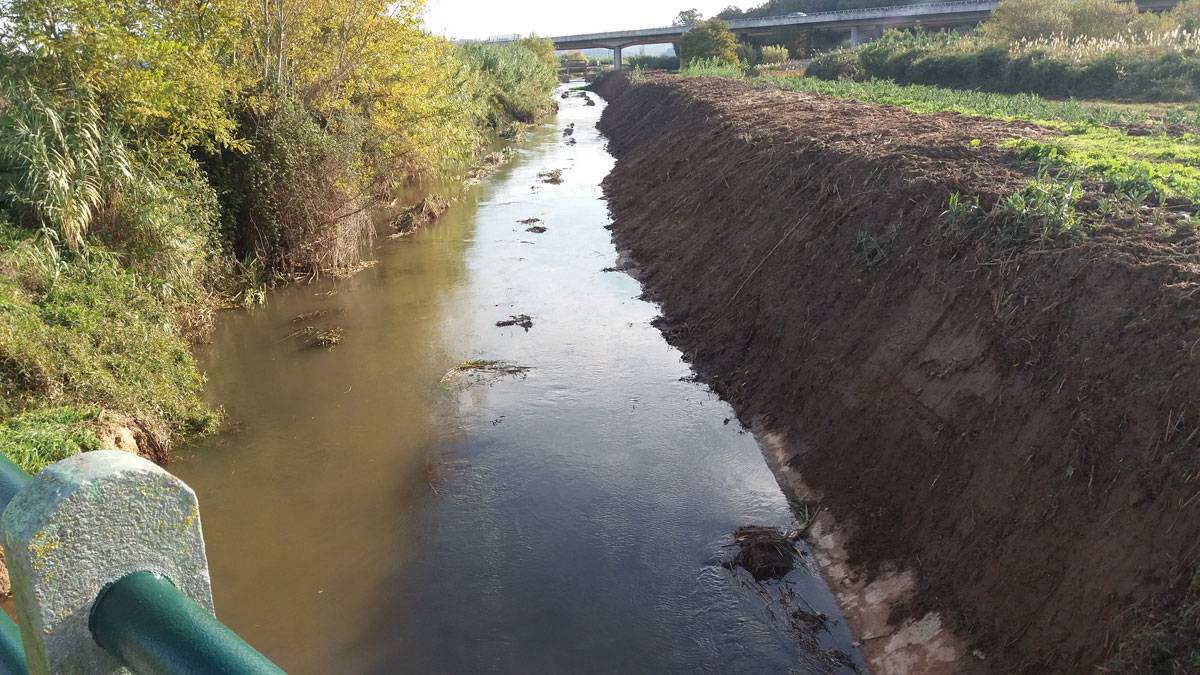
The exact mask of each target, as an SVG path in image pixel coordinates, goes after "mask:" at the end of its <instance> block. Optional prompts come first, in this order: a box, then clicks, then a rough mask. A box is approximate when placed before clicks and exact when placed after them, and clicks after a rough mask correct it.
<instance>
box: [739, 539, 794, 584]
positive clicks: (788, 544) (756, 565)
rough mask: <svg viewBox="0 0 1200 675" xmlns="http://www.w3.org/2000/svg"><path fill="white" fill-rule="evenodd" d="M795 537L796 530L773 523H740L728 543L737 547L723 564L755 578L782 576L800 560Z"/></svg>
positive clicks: (776, 577)
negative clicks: (775, 525) (769, 525)
mask: <svg viewBox="0 0 1200 675" xmlns="http://www.w3.org/2000/svg"><path fill="white" fill-rule="evenodd" d="M797 539H799V533H796V532H784V531H782V530H780V529H778V528H774V527H766V526H763V525H747V526H745V527H739V528H738V529H737V531H736V532H734V533H733V543H732V544H729V545H728V548H730V549H736V551H735V552H734V554H733V558H731V559H730V560H727V561H726V562H724V563H723V564H724V566H725V567H726V568H728V569H734V568H737V567H740V568H742V569H744V570H746V571H747V572H749V573H750V575H751V576H753V577H754V580H755V581H767V580H770V579H782V578H783V577H784V576H786V575H787V573H788V572H791V571H792V570H793V569H795V568H796V564H797V563H798V562H799V561H800V551H799V550H797V549H796V540H797Z"/></svg>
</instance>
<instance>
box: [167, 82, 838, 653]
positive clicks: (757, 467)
mask: <svg viewBox="0 0 1200 675" xmlns="http://www.w3.org/2000/svg"><path fill="white" fill-rule="evenodd" d="M597 102H598V105H596V106H587V105H585V104H584V101H583V100H582V99H581V98H578V97H572V98H570V99H567V100H562V101H560V103H561V104H562V108H561V111H560V112H559V114H558V115H557V116H556V118H553V119H552V120H550V121H549V122H547V123H545V124H544V125H542V126H540V127H538V128H537V129H535V130H534V131H533V132H532V133H531V134H530V135H529V137H528V138H526V139H525V140H523V141H521V142H519V143H517V144H516V145H515V146H514V151H515V154H514V158H513V160H512V161H511V162H510V163H508V164H506V165H505V166H504V167H502V168H501V169H500V170H499V171H497V172H496V173H494V174H493V175H492V176H490V177H488V178H487V179H485V180H484V181H483V183H482V184H479V185H476V186H474V187H471V188H467V189H465V190H463V191H462V193H461V196H460V199H459V201H458V202H457V203H456V204H455V205H454V206H453V207H452V208H451V210H450V211H449V212H448V213H447V214H446V215H445V216H444V217H443V218H442V219H441V220H440V221H438V223H437V224H436V225H434V226H433V227H431V228H428V229H426V230H424V231H421V232H419V233H417V234H414V235H411V236H409V237H405V238H403V239H399V240H390V239H381V240H379V241H378V242H377V244H376V246H375V247H374V250H373V257H374V258H376V259H377V260H378V264H377V265H375V266H374V267H372V268H370V269H367V270H365V271H363V272H361V273H359V274H358V275H356V276H354V277H352V278H350V279H346V280H342V281H325V282H320V283H316V284H309V285H293V286H290V287H286V288H283V289H281V290H279V291H276V292H273V293H271V294H270V297H269V299H268V302H267V303H266V304H265V305H264V306H262V307H259V308H256V309H253V310H250V311H246V312H231V313H229V314H228V315H226V316H225V317H223V318H222V320H221V322H220V326H219V327H218V330H217V332H216V335H215V337H214V340H213V342H212V344H211V345H210V346H209V347H207V348H205V349H204V350H203V351H202V353H201V354H200V358H201V363H202V366H203V368H204V370H205V372H206V373H207V375H208V378H209V386H208V395H209V397H210V401H211V402H212V403H213V404H214V405H218V406H220V407H222V408H223V409H224V410H225V412H226V415H227V423H226V426H225V430H224V431H223V432H222V433H220V434H218V435H215V436H212V437H209V438H206V439H204V440H202V441H201V442H199V443H195V444H193V445H191V446H189V447H185V448H181V449H180V450H179V451H178V452H177V458H176V460H175V461H174V463H173V464H172V465H171V469H172V471H173V472H175V473H176V474H178V475H179V476H180V477H181V478H183V479H184V480H185V481H187V482H188V483H189V484H190V485H192V487H193V488H194V489H195V490H196V492H197V494H198V495H199V498H200V503H201V513H202V514H203V519H204V522H203V526H204V533H205V538H206V541H207V545H208V555H209V562H210V565H211V570H212V577H213V587H214V592H215V596H216V603H217V611H218V615H219V616H220V618H221V619H222V620H223V621H225V622H226V623H227V624H228V625H229V626H231V627H232V628H233V629H234V630H236V631H238V632H239V633H240V634H241V635H242V636H244V637H245V638H246V639H247V640H248V641H250V642H251V643H252V644H254V645H255V646H257V647H258V648H259V649H261V650H262V651H263V652H264V653H265V654H267V655H268V656H269V657H271V658H272V659H274V660H275V661H276V662H277V663H279V664H280V665H281V666H282V667H284V668H285V669H286V670H288V671H289V672H291V673H333V672H338V673H351V672H354V673H359V672H363V673H366V672H396V671H405V672H421V673H433V672H447V673H463V672H481V671H487V672H572V673H588V672H615V671H626V672H655V673H664V672H678V673H692V672H719V673H739V672H747V673H749V672H772V673H778V672H797V673H810V672H853V670H854V666H852V665H846V663H849V662H855V663H858V664H860V665H861V661H858V660H857V659H858V656H857V655H856V654H855V650H854V649H853V647H852V646H851V644H852V640H853V638H852V637H851V636H850V635H849V633H848V631H847V628H846V626H845V621H844V619H842V616H841V613H840V611H839V610H838V609H837V608H836V606H835V603H834V601H833V599H832V596H831V595H830V593H829V590H828V589H827V588H826V586H825V584H824V582H823V581H822V579H821V576H820V574H819V573H818V572H816V571H815V570H813V569H810V568H806V567H805V566H801V567H800V568H798V569H796V570H794V571H793V572H791V573H789V574H788V575H787V577H785V579H784V580H783V581H781V582H767V583H765V584H763V585H759V584H757V583H755V582H754V581H753V580H752V578H751V577H750V575H749V574H747V573H746V572H744V571H738V572H736V573H735V572H733V571H730V570H729V569H726V568H725V567H723V566H722V565H721V560H722V559H723V558H724V557H726V556H727V555H728V551H727V548H726V547H727V546H728V544H729V543H730V542H731V540H732V533H733V531H734V530H736V529H737V528H738V527H741V526H744V525H773V526H781V527H794V526H795V519H794V517H793V514H792V512H791V510H790V508H789V505H788V502H787V500H786V499H785V497H784V495H783V494H782V493H781V491H780V488H779V486H778V485H777V483H776V481H775V478H774V477H773V475H772V474H771V472H770V470H769V469H768V468H767V465H766V463H765V462H764V460H763V457H762V454H761V452H760V451H759V448H758V446H757V444H756V443H755V440H754V438H753V436H752V435H750V434H749V433H746V432H745V431H744V430H743V429H742V428H741V427H740V426H739V424H738V422H737V420H736V419H735V418H734V415H733V413H732V411H731V409H730V408H729V406H727V405H726V404H725V403H723V402H722V401H720V400H719V399H718V398H717V397H716V396H714V395H713V394H712V393H710V392H709V391H708V390H707V389H705V388H704V387H703V386H702V385H699V384H696V383H695V382H693V381H692V379H691V377H690V374H691V373H690V370H689V368H688V365H687V364H686V363H684V362H683V361H682V359H681V357H680V353H679V352H678V351H676V350H675V349H674V348H672V347H670V346H669V345H668V344H667V343H666V342H665V341H664V339H663V337H662V336H661V334H660V333H659V332H658V330H656V329H655V328H654V327H653V326H652V325H651V321H652V320H653V319H654V318H655V316H656V308H655V306H654V305H653V304H650V303H648V302H645V301H643V300H641V299H639V295H640V293H641V289H640V287H639V285H638V282H637V281H635V280H634V279H633V278H631V277H630V276H628V275H626V274H624V273H621V272H613V271H607V272H606V271H603V270H604V269H605V268H607V267H612V266H615V265H617V259H618V255H617V252H616V250H615V249H614V247H613V244H612V242H611V241H610V237H609V232H608V231H607V230H606V229H605V225H607V224H608V222H609V218H608V211H607V207H606V205H605V202H604V199H603V196H602V193H601V189H600V183H601V181H602V180H603V178H604V176H605V175H606V174H607V172H608V171H609V170H610V168H611V167H612V165H613V159H612V157H611V156H610V155H609V154H608V153H607V152H606V150H605V142H604V139H603V138H602V137H601V136H600V135H599V132H597V131H596V129H595V123H596V121H597V119H598V117H599V114H600V112H601V110H602V109H603V107H604V103H603V101H601V100H598V99H597ZM570 124H574V135H573V138H574V139H575V140H576V141H577V142H576V143H575V144H574V145H568V143H567V141H566V139H565V138H564V136H563V133H562V130H563V129H565V128H566V127H567V126H568V125H570ZM550 169H562V170H563V173H562V179H563V182H562V183H561V184H557V185H556V184H548V183H544V182H542V181H541V180H540V179H539V177H538V173H539V172H541V171H544V170H550ZM528 218H538V219H540V220H541V222H540V223H538V224H539V225H541V226H544V227H546V228H547V229H546V232H544V233H540V234H539V233H533V232H527V231H526V227H527V225H526V224H522V223H519V222H518V221H521V220H525V219H528ZM314 312H324V313H325V314H323V315H322V316H319V317H315V318H309V319H307V320H301V321H294V319H295V318H296V317H298V316H301V315H305V314H310V316H311V313H314ZM519 314H526V315H529V316H530V317H531V320H532V322H533V325H532V327H531V328H530V329H529V330H528V331H526V330H525V329H523V328H521V327H519V326H511V327H497V326H496V322H498V321H501V320H504V319H507V318H509V317H510V316H511V315H519ZM308 325H312V326H315V327H317V328H331V327H337V328H340V329H342V331H343V340H342V342H341V343H340V344H338V345H336V346H335V347H333V348H332V349H326V348H310V347H307V346H306V345H305V343H304V340H303V339H300V338H297V337H291V338H289V337H288V336H289V335H290V334H292V333H293V332H295V331H297V330H300V329H303V328H304V327H305V326H308ZM473 359H488V360H501V361H504V362H507V363H511V364H515V365H519V366H523V367H527V368H529V370H527V371H525V372H524V373H520V374H516V375H506V376H500V377H493V378H484V377H483V376H482V375H481V374H476V375H463V376H451V377H446V374H447V372H448V371H451V369H453V368H454V367H455V366H456V365H458V364H460V363H463V362H465V361H468V360H473ZM797 609H802V610H804V611H806V612H810V613H816V612H819V613H823V614H825V615H827V616H828V617H829V619H828V621H825V622H824V627H823V628H816V627H813V626H812V625H810V624H806V623H804V622H799V621H796V620H794V619H792V618H790V615H791V613H792V612H793V611H795V610H797ZM835 650H836V651H835ZM837 652H844V653H848V654H850V656H849V657H846V658H844V659H843V658H840V657H839V656H838V654H837Z"/></svg>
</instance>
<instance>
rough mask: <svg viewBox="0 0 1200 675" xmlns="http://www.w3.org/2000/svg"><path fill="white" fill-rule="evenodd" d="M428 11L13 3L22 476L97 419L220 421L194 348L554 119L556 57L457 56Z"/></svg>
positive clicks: (385, 6)
mask: <svg viewBox="0 0 1200 675" xmlns="http://www.w3.org/2000/svg"><path fill="white" fill-rule="evenodd" d="M421 9H422V3H421V2H420V1H419V0H402V1H401V2H384V1H383V0H372V1H368V2H358V1H354V2H351V1H348V0H330V1H322V2H317V1H315V0H263V2H249V1H248V0H200V1H199V2H191V3H183V4H181V3H174V2H163V1H161V0H134V1H133V2H116V1H115V0H99V1H97V0H62V1H59V0H56V1H55V2H47V1H46V0H14V1H13V2H10V3H6V4H5V5H4V7H3V9H2V10H0V12H2V14H3V16H2V24H0V25H3V28H2V29H0V386H2V387H3V400H2V401H0V435H3V436H4V438H5V439H6V440H7V445H6V452H8V453H10V455H11V456H13V457H14V458H15V459H17V460H18V461H19V462H20V463H22V465H23V466H24V467H25V468H27V469H30V470H36V469H37V468H39V467H40V466H41V465H43V464H45V463H46V462H47V461H53V459H55V458H58V457H59V456H61V455H64V454H69V453H70V452H73V451H76V450H80V449H89V448H91V447H94V446H95V443H96V436H95V434H94V433H92V432H91V431H89V429H92V428H94V427H95V425H96V423H97V421H98V419H99V415H100V411H104V410H113V411H119V412H121V413H123V414H124V415H125V416H127V417H128V418H130V419H137V420H139V423H143V424H144V427H145V428H148V429H154V430H156V432H157V433H158V435H159V436H161V438H157V439H155V442H158V443H165V441H167V440H168V439H169V438H170V437H171V436H174V435H178V434H180V433H187V432H202V431H205V430H207V429H209V428H211V427H212V425H213V423H214V421H215V415H214V414H213V412H212V411H210V410H208V409H207V408H206V406H205V405H204V404H203V402H202V400H201V398H200V393H201V387H202V382H203V380H202V377H201V375H200V374H199V372H198V371H197V369H196V365H195V363H194V362H193V360H192V357H191V354H190V351H189V342H190V341H192V340H195V339H201V338H203V337H204V336H205V335H206V334H207V332H208V331H209V330H210V326H211V323H212V314H213V312H214V311H215V309H217V308H218V307H220V306H222V305H224V304H229V303H236V302H243V303H244V302H254V301H257V300H259V299H261V297H262V291H261V289H262V287H263V286H265V285H268V284H270V283H272V282H273V280H275V279H280V278H295V277H298V276H303V277H311V276H316V275H319V274H324V273H330V272H333V273H336V272H338V271H340V270H345V269H353V268H354V267H355V265H356V264H358V262H359V256H360V254H361V250H362V245H363V243H364V242H365V241H369V239H370V238H371V237H372V236H373V234H374V233H373V230H372V227H371V225H370V222H369V220H368V218H367V217H366V213H367V212H368V210H369V209H370V208H371V207H372V206H373V205H375V204H377V203H379V202H381V201H383V200H385V199H388V198H390V195H391V193H392V191H393V189H394V188H395V187H396V186H398V185H399V184H401V183H403V182H405V181H407V180H410V179H411V178H413V177H416V176H419V175H421V174H431V173H445V172H451V171H458V170H459V169H460V167H466V166H469V165H470V164H471V163H472V162H474V161H475V159H476V157H477V156H478V155H479V154H480V151H481V149H482V148H484V145H485V141H486V139H487V137H488V135H489V134H492V133H499V132H501V131H503V130H504V129H505V128H507V127H508V126H509V125H511V124H513V123H517V122H528V121H531V120H533V119H535V118H536V117H537V116H538V115H539V114H541V113H542V112H543V111H545V110H547V109H548V108H549V105H550V94H551V92H552V91H553V89H554V87H555V86H556V80H555V76H554V75H555V68H556V65H557V59H556V58H555V56H554V52H553V47H552V46H551V45H550V43H549V41H546V40H537V39H529V40H525V41H522V42H519V43H512V44H505V45H470V46H456V45H453V44H451V43H450V42H448V41H446V40H444V39H442V38H438V37H434V36H432V35H429V34H427V33H425V32H424V31H423V30H422V29H421V26H420V21H421Z"/></svg>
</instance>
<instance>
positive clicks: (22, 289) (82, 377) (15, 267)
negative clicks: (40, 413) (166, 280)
mask: <svg viewBox="0 0 1200 675" xmlns="http://www.w3.org/2000/svg"><path fill="white" fill-rule="evenodd" d="M0 231H2V235H0V236H2V237H3V241H4V243H3V244H2V245H0V269H3V270H5V273H4V274H2V275H0V396H2V400H0V416H3V417H7V416H10V415H14V414H18V413H22V412H26V411H30V410H36V409H37V408H40V407H43V406H75V407H85V408H86V407H93V406H96V407H107V408H112V409H119V410H123V411H126V412H129V413H131V414H134V415H137V416H140V417H143V418H146V419H149V420H153V421H155V422H157V423H162V424H165V425H167V426H168V427H169V428H171V429H172V430H178V431H183V430H188V431H201V430H204V429H206V428H207V427H208V426H209V425H210V424H211V423H212V421H213V416H212V413H211V412H210V411H209V410H208V408H207V407H206V406H205V405H204V402H203V401H202V399H201V397H200V394H201V386H202V384H203V378H202V377H201V376H200V374H199V373H198V372H197V370H196V367H195V363H194V361H193V360H192V355H191V352H190V350H189V347H188V344H187V342H186V341H185V340H184V339H183V338H182V337H181V336H180V335H179V333H178V332H177V331H176V330H175V328H174V327H173V322H172V319H173V316H172V312H171V311H170V309H169V307H167V305H165V303H163V302H162V301H161V300H160V299H159V298H157V297H156V296H154V295H152V294H151V293H149V292H147V291H146V290H145V289H144V288H143V287H142V286H141V285H140V284H139V282H138V280H137V279H136V278H135V277H134V276H133V275H132V274H130V273H128V272H126V271H124V270H123V269H122V267H121V265H120V264H119V263H118V262H117V260H116V259H115V258H114V257H113V256H112V255H110V254H107V253H105V252H104V251H103V250H100V249H95V248H91V247H85V248H83V249H81V250H80V252H79V253H77V254H58V253H55V252H54V251H53V249H52V248H49V247H48V243H47V242H46V241H45V239H44V238H42V237H38V236H37V235H35V233H33V232H29V231H21V230H17V229H14V228H12V227H11V226H5V227H3V228H0Z"/></svg>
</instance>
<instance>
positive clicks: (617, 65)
mask: <svg viewBox="0 0 1200 675" xmlns="http://www.w3.org/2000/svg"><path fill="white" fill-rule="evenodd" d="M620 69H621V48H620V47H613V70H620Z"/></svg>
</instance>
